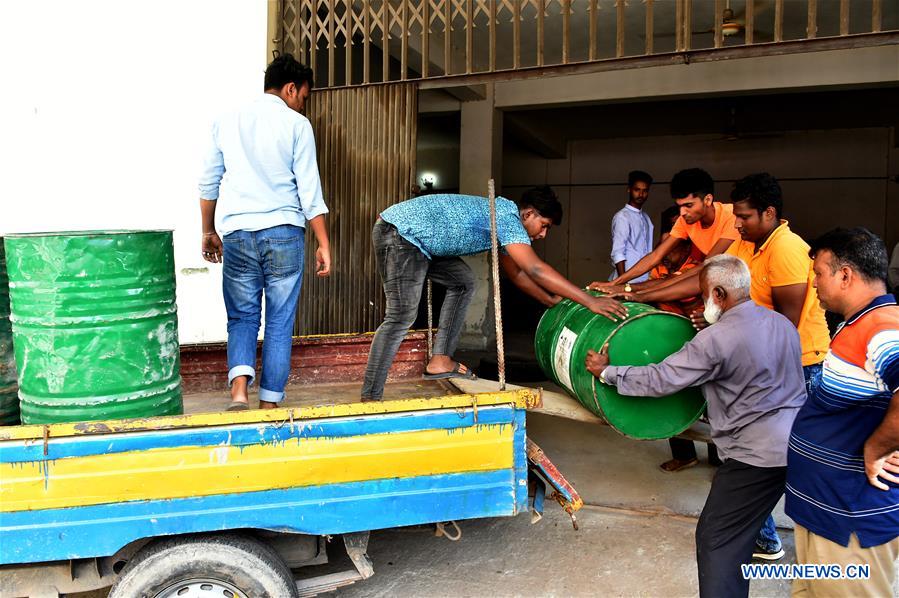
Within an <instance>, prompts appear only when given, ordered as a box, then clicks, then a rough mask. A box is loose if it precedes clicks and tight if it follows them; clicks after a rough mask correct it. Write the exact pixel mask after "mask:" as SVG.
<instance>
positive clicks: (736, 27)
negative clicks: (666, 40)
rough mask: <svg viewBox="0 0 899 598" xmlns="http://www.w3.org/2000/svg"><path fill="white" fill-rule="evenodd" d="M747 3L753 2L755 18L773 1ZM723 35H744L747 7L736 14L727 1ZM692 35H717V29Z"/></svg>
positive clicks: (723, 14) (723, 17)
mask: <svg viewBox="0 0 899 598" xmlns="http://www.w3.org/2000/svg"><path fill="white" fill-rule="evenodd" d="M746 2H747V3H749V2H752V3H753V5H752V8H753V10H752V14H753V18H755V17H758V15H759V14H761V13H763V12H765V11H766V10H768V9H769V8H770V7H771V4H772V1H771V0H746ZM719 18H720V19H721V33H722V34H723V35H724V37H733V36H734V35H739V34H741V33H743V31H744V30H745V29H746V9H745V7H744V8H743V9H742V10H741V11H740V12H734V10H733V9H732V8H731V7H730V0H727V2H726V4H725V7H724V10H723V11H721V16H720V17H719ZM754 31H755V32H756V33H762V34H764V32H762V31H760V30H759V29H758V28H754ZM690 33H691V34H692V35H702V34H707V33H715V28H714V27H712V28H711V29H699V30H695V29H694V30H693V31H691V32H690ZM675 35H676V33H674V32H670V33H660V34H656V35H654V36H653V37H655V38H663V37H675Z"/></svg>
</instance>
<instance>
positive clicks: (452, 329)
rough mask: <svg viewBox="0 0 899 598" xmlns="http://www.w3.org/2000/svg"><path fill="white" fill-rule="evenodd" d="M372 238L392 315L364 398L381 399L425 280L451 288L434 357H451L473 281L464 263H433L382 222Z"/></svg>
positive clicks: (373, 356)
mask: <svg viewBox="0 0 899 598" xmlns="http://www.w3.org/2000/svg"><path fill="white" fill-rule="evenodd" d="M371 236H372V243H373V245H374V247H375V257H376V259H377V260H378V272H379V273H380V274H381V281H382V282H383V284H384V294H385V295H386V297H387V311H386V313H385V314H384V322H383V323H382V324H381V325H380V326H378V330H377V331H376V332H375V338H374V339H373V340H372V343H371V351H370V352H369V354H368V366H367V367H366V368H365V381H364V383H363V384H362V397H363V398H369V399H380V398H381V397H382V396H383V394H384V384H385V383H386V382H387V374H388V372H389V371H390V366H391V365H392V364H393V358H394V357H396V352H397V350H398V349H399V347H400V343H401V342H403V338H404V337H405V336H406V332H408V331H409V328H410V327H411V326H412V324H413V323H414V322H415V317H416V315H417V314H418V304H419V302H420V301H421V293H422V289H424V286H425V282H426V280H427V279H428V278H430V279H431V280H432V281H433V282H434V283H436V284H439V285H441V286H443V287H446V297H445V298H444V300H443V307H442V308H441V309H440V321H439V324H438V328H437V336H436V338H435V339H434V355H452V354H453V352H454V351H455V350H456V345H457V344H458V343H459V335H460V334H462V325H463V324H464V323H465V312H466V310H467V309H468V304H469V303H470V302H471V298H472V296H473V295H474V275H473V274H472V273H471V268H469V267H468V264H466V263H465V262H464V261H462V259H461V258H458V257H434V258H433V259H430V260H429V259H428V258H427V257H425V254H423V253H422V252H421V250H420V249H419V248H418V247H416V246H415V245H413V244H412V243H410V242H409V241H407V240H405V239H404V238H403V237H401V236H400V234H399V233H398V232H397V230H396V227H395V226H393V225H392V224H388V223H387V222H384V221H383V220H381V219H380V218H379V219H378V221H377V222H376V223H375V226H374V228H373V229H372V232H371Z"/></svg>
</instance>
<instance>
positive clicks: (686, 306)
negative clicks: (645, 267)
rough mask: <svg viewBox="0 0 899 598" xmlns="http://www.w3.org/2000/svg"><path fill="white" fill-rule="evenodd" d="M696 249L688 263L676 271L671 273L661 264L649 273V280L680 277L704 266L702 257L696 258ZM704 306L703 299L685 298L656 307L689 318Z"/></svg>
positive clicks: (661, 303)
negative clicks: (693, 312) (691, 313)
mask: <svg viewBox="0 0 899 598" xmlns="http://www.w3.org/2000/svg"><path fill="white" fill-rule="evenodd" d="M695 254H696V248H695V247H694V248H693V252H692V253H691V254H690V257H688V258H687V261H686V262H684V264H683V265H682V266H681V267H680V268H679V269H678V270H677V271H676V272H673V273H672V272H669V271H668V268H666V267H665V266H664V265H663V264H659V265H658V266H656V267H655V268H653V269H652V271H651V272H650V273H649V278H651V279H653V280H657V279H659V278H668V277H669V276H680V275H681V274H683V273H684V272H686V271H687V270H690V269H692V268H695V267H697V266H701V265H702V257H701V256H700V257H698V259H697V257H695ZM701 306H702V297H700V296H698V295H697V296H695V297H685V298H683V299H679V300H677V301H661V302H659V303H658V304H657V305H656V307H658V308H659V309H661V310H664V311H668V312H671V313H675V314H680V315H682V316H688V315H689V314H690V312H691V311H693V310H695V309H697V308H699V307H701Z"/></svg>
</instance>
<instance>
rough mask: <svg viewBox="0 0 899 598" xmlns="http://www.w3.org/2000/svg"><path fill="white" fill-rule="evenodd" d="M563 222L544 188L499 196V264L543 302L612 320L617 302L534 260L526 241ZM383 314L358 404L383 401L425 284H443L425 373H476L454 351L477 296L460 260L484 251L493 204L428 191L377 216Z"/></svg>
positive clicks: (559, 207)
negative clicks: (517, 196)
mask: <svg viewBox="0 0 899 598" xmlns="http://www.w3.org/2000/svg"><path fill="white" fill-rule="evenodd" d="M561 222H562V205H561V204H560V203H559V200H558V199H557V198H556V195H555V193H553V191H552V189H550V188H549V187H545V186H544V187H536V188H534V189H531V190H529V191H526V192H525V193H524V195H523V196H522V198H521V200H520V201H519V202H518V205H516V204H515V202H512V201H510V200H508V199H505V198H502V197H498V198H497V199H496V229H497V230H496V232H497V238H498V242H499V245H500V246H501V247H502V253H501V255H500V262H501V263H502V266H503V269H504V270H505V272H506V274H507V275H508V276H509V278H510V279H511V281H512V282H513V283H514V284H515V285H516V286H517V287H519V288H520V289H521V290H522V291H524V292H525V293H527V294H528V295H530V296H532V297H534V298H535V299H537V300H538V301H540V302H541V303H543V304H544V305H546V306H552V305H555V304H556V303H558V302H559V301H561V300H562V298H568V299H571V300H572V301H576V302H578V303H580V304H581V305H583V306H585V307H587V308H589V309H590V310H591V311H593V312H594V313H597V314H602V315H604V316H606V317H609V318H610V319H613V320H614V319H616V318H618V317H621V318H623V317H624V316H626V311H625V309H624V307H623V306H622V305H621V304H620V303H618V302H617V301H615V300H614V299H608V298H604V297H593V296H592V295H589V294H587V293H585V292H584V291H583V290H581V289H580V288H579V287H577V286H575V285H573V284H571V283H570V282H568V281H567V280H566V279H565V278H564V277H563V276H562V275H561V274H559V273H558V272H556V271H555V270H553V268H552V267H550V266H549V264H547V263H546V262H544V261H543V260H541V259H540V258H539V257H537V254H536V253H534V250H533V248H532V247H531V241H532V240H537V239H542V238H543V237H545V236H546V233H547V231H548V230H549V229H550V227H551V226H552V225H553V224H556V225H558V224H560V223H561ZM372 242H373V243H374V247H375V255H376V256H377V260H378V271H379V272H380V274H381V280H382V281H383V283H384V294H385V295H386V297H387V311H386V314H385V317H384V323H383V324H381V325H380V326H379V327H378V330H377V332H376V333H375V338H374V340H372V345H371V352H370V353H369V355H368V366H367V367H366V370H365V382H364V384H363V386H362V400H363V401H378V400H381V398H382V395H383V393H384V383H385V382H386V381H387V373H388V372H389V370H390V366H391V364H392V363H393V359H394V357H396V352H397V349H399V346H400V343H401V342H402V340H403V337H405V335H406V332H407V331H408V330H409V327H410V326H412V324H413V323H414V322H415V317H416V315H417V313H418V303H419V301H420V299H421V292H422V289H423V288H424V285H425V281H426V280H427V279H428V278H430V279H431V280H432V281H434V282H436V283H437V284H439V285H442V286H444V287H446V297H445V299H444V301H443V306H442V308H441V310H440V323H439V327H438V329H437V337H436V339H435V341H434V350H433V357H432V359H431V360H430V362H429V363H428V365H427V367H426V368H425V378H429V379H435V378H450V377H463V378H474V374H473V373H472V372H471V370H469V369H468V368H467V367H465V366H464V365H463V364H460V363H457V362H455V361H454V360H453V358H452V356H453V352H454V351H455V349H456V345H457V343H458V340H459V335H460V334H461V332H462V325H463V323H464V322H465V312H466V310H467V309H468V304H469V303H470V301H471V298H472V295H473V294H474V276H473V275H472V273H471V269H470V268H469V267H468V265H467V264H466V263H465V262H464V261H463V260H462V259H461V258H460V257H459V256H463V255H472V254H475V253H480V252H483V251H487V250H488V249H490V247H491V241H490V204H489V202H488V200H487V199H486V198H484V197H476V196H472V195H425V196H422V197H417V198H415V199H410V200H408V201H404V202H401V203H398V204H395V205H393V206H391V207H389V208H387V209H386V210H384V211H383V212H382V213H381V217H380V218H378V220H377V222H376V223H375V226H374V229H373V230H372Z"/></svg>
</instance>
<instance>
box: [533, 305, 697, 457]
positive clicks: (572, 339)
mask: <svg viewBox="0 0 899 598" xmlns="http://www.w3.org/2000/svg"><path fill="white" fill-rule="evenodd" d="M624 306H625V307H627V314H628V315H627V318H626V319H625V320H624V321H618V322H613V321H612V320H609V319H608V318H606V317H605V316H600V315H597V314H594V313H593V312H591V311H590V310H588V309H587V308H585V307H583V306H581V305H579V304H577V303H575V302H573V301H570V300H567V299H566V300H564V301H561V302H560V303H558V304H557V305H556V306H554V307H552V308H551V309H549V310H547V311H546V313H545V314H543V317H542V318H541V319H540V323H539V324H538V326H537V333H536V336H535V340H534V344H535V350H536V353H537V361H538V363H539V364H540V367H541V368H542V369H543V371H544V373H546V375H547V376H549V377H550V378H551V379H552V380H553V381H555V382H556V383H557V384H559V385H560V386H562V387H564V388H565V389H566V390H567V391H568V392H569V393H571V395H572V396H574V397H575V398H576V399H577V400H578V401H579V402H580V403H581V404H582V405H583V406H584V407H586V408H587V409H589V410H590V411H591V412H592V413H594V414H595V415H597V416H599V417H601V418H603V419H605V420H606V421H607V422H608V423H609V425H611V426H612V427H613V428H615V429H616V430H618V431H619V432H621V433H622V434H624V435H625V436H629V437H631V438H637V439H640V440H656V439H660V438H670V437H671V436H675V435H677V434H679V433H681V432H683V431H684V430H686V429H687V428H689V427H690V425H691V424H693V422H695V421H696V420H697V419H698V418H699V416H700V415H701V414H702V412H703V410H704V409H705V401H704V400H703V398H702V393H701V392H700V390H699V389H698V388H688V389H685V390H682V391H680V392H678V393H675V394H673V395H671V396H667V397H657V398H650V397H626V396H622V395H620V394H618V392H616V390H615V387H614V386H608V385H605V384H603V383H602V382H600V381H599V380H597V379H596V378H595V377H594V376H593V374H591V373H590V372H588V371H587V368H586V367H585V366H584V359H585V358H586V356H587V351H588V350H590V349H593V350H595V351H599V350H600V349H601V348H602V347H603V346H604V345H606V344H608V354H609V360H610V362H611V363H612V365H647V364H650V363H658V362H660V361H662V360H664V359H665V358H666V357H667V356H669V355H671V354H672V353H675V352H676V351H678V350H679V349H680V348H681V347H683V345H684V343H686V342H687V341H688V340H690V339H691V338H693V336H694V334H695V331H694V330H693V327H692V325H691V324H690V321H689V320H687V319H686V318H684V317H682V316H679V315H676V314H672V313H668V312H665V311H661V310H658V309H655V308H653V307H651V306H649V305H645V304H642V303H624Z"/></svg>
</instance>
